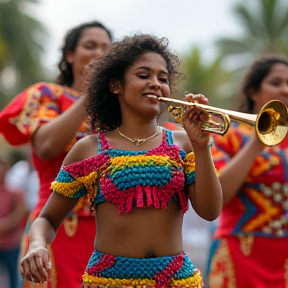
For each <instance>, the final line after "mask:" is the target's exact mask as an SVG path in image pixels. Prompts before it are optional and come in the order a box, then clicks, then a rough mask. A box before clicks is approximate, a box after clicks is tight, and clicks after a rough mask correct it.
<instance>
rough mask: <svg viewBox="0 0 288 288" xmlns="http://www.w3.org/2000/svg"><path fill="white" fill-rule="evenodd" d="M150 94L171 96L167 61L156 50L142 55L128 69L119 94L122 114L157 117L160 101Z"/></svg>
mask: <svg viewBox="0 0 288 288" xmlns="http://www.w3.org/2000/svg"><path fill="white" fill-rule="evenodd" d="M149 96H150V97H151V96H152V97H155V96H156V97H170V87H169V80H168V69H167V63H166V61H165V59H164V58H163V57H162V56H161V55H159V54H157V53H154V52H148V53H145V54H143V55H141V56H140V57H139V58H138V59H137V60H136V61H135V62H134V63H133V64H132V65H131V66H130V67H129V68H128V70H127V71H126V73H125V76H124V85H122V87H121V90H120V93H119V94H118V97H119V102H120V106H121V111H122V115H124V113H125V111H126V112H128V113H134V114H135V113H136V115H138V116H143V117H148V118H155V117H156V116H157V115H158V114H159V113H160V112H161V111H160V105H159V101H158V100H156V99H153V98H149ZM123 112H124V113H123Z"/></svg>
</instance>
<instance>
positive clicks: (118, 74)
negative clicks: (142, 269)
mask: <svg viewBox="0 0 288 288" xmlns="http://www.w3.org/2000/svg"><path fill="white" fill-rule="evenodd" d="M168 44H169V42H168V39H167V38H158V37H157V36H154V35H149V34H136V35H134V36H126V37H124V38H123V39H122V40H121V41H117V42H115V43H113V44H112V46H111V47H110V48H109V49H108V50H107V51H106V52H105V54H104V55H103V56H102V57H100V58H98V59H95V60H94V62H93V63H92V64H91V65H90V68H89V69H87V71H86V72H87V73H86V75H85V77H84V81H83V83H84V84H83V88H84V91H83V93H84V95H85V96H86V97H85V100H84V107H85V111H86V113H87V114H88V115H89V116H90V117H91V124H92V127H93V128H94V129H98V130H106V131H107V130H108V131H109V130H113V129H115V128H116V127H118V126H120V125H121V118H122V115H121V110H120V104H119V100H118V97H115V94H112V92H111V91H110V89H109V83H110V80H111V79H116V80H118V81H119V82H120V83H121V84H123V85H124V76H125V73H126V71H127V69H128V68H129V67H131V65H133V63H135V61H137V59H138V58H139V57H140V56H141V55H143V54H145V53H148V52H155V53H158V54H159V55H161V56H162V57H163V58H164V59H165V61H166V63H167V69H168V80H169V86H170V88H171V90H173V89H174V90H175V89H176V87H177V86H178V81H179V77H180V75H181V73H180V72H179V71H178V70H179V68H180V59H179V58H178V56H176V55H175V54H174V53H173V52H172V51H171V50H170V49H169V48H168Z"/></svg>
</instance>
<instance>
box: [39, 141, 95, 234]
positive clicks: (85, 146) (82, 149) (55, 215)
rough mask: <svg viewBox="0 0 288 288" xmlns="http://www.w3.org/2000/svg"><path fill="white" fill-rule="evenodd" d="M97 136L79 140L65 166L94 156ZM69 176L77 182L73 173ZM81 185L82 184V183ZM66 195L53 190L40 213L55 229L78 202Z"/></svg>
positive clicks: (68, 155) (65, 161)
mask: <svg viewBox="0 0 288 288" xmlns="http://www.w3.org/2000/svg"><path fill="white" fill-rule="evenodd" d="M95 137H96V136H95V135H93V136H87V137H85V139H84V138H83V139H82V140H79V141H78V142H77V143H76V144H75V145H74V146H73V147H72V149H71V150H70V151H69V153H68V154H67V156H66V157H65V159H64V161H63V166H69V165H73V164H75V163H77V162H79V161H81V160H84V159H86V158H90V157H92V156H91V155H93V156H95V153H97V145H95ZM92 143H94V145H93V146H92V145H91V144H92ZM96 143H97V142H96ZM95 146H96V148H95ZM61 170H62V168H61ZM61 170H60V172H61ZM60 172H59V174H60ZM69 177H71V183H72V182H73V181H74V182H77V179H72V178H73V176H72V175H69ZM56 179H57V178H56ZM72 180H73V181H72ZM69 181H70V180H69ZM69 184H70V183H69ZM60 185H61V183H60ZM80 185H82V184H81V183H80ZM52 186H53V185H52ZM75 186H77V183H76V184H75ZM68 189H69V188H68ZM60 190H61V189H60ZM64 195H65V193H63V195H61V193H58V191H57V192H55V191H53V192H52V194H51V195H50V197H49V199H48V201H47V202H46V204H45V206H44V208H43V209H42V211H41V213H40V217H43V218H46V219H47V220H48V221H49V222H50V223H51V224H52V226H53V227H54V228H55V229H57V228H58V227H59V225H60V224H61V222H62V221H63V220H64V219H65V217H66V216H67V214H68V213H69V212H70V211H71V210H72V209H73V208H74V206H75V205H76V204H77V202H78V199H77V198H76V197H75V198H73V197H66V196H64Z"/></svg>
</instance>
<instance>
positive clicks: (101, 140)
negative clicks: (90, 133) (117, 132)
mask: <svg viewBox="0 0 288 288" xmlns="http://www.w3.org/2000/svg"><path fill="white" fill-rule="evenodd" d="M97 138H98V153H100V152H102V151H105V150H107V149H109V144H108V142H107V140H106V137H105V133H104V132H99V133H98V134H97Z"/></svg>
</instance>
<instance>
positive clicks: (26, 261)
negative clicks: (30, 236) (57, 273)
mask: <svg viewBox="0 0 288 288" xmlns="http://www.w3.org/2000/svg"><path fill="white" fill-rule="evenodd" d="M50 270H51V262H50V260H49V252H48V249H47V248H44V247H40V248H36V249H30V248H29V250H28V252H27V254H26V255H25V256H24V258H23V259H22V260H21V262H20V273H21V276H22V278H26V279H27V280H29V281H32V282H33V283H43V282H45V281H47V280H48V271H50Z"/></svg>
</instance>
